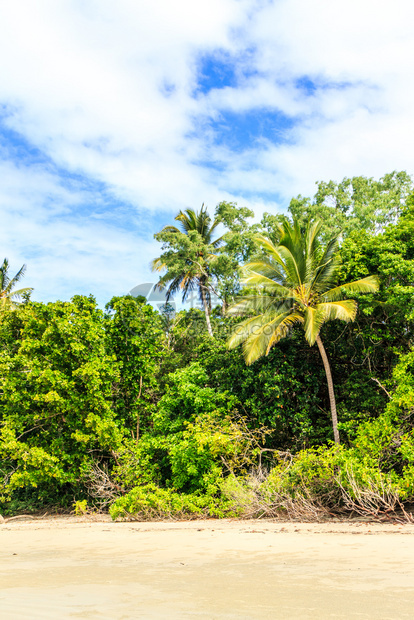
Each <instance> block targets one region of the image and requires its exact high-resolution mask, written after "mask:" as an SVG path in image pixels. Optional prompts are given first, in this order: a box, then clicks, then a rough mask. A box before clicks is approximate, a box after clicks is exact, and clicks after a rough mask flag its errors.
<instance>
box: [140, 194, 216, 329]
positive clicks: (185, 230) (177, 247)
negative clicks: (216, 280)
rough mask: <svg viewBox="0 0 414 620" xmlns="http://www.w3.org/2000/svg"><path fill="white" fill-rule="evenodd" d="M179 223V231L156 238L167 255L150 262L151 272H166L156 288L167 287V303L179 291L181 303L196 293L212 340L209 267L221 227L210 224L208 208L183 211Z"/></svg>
mask: <svg viewBox="0 0 414 620" xmlns="http://www.w3.org/2000/svg"><path fill="white" fill-rule="evenodd" d="M175 219H176V220H177V221H178V222H180V225H181V230H180V229H179V228H176V227H175V226H164V228H163V229H162V230H161V231H160V232H159V233H157V234H156V235H154V236H155V238H156V239H157V240H158V241H162V242H163V243H164V246H163V249H165V248H167V251H166V252H164V253H163V254H162V256H160V257H159V258H156V259H154V260H153V261H152V263H151V267H152V270H153V271H166V273H165V274H164V275H163V276H161V277H160V280H159V282H158V283H157V288H159V289H164V288H165V287H167V286H168V288H167V292H166V300H167V301H169V299H170V297H171V296H172V295H174V294H175V293H176V292H177V291H179V290H181V291H182V300H183V301H185V300H186V298H187V297H188V295H189V294H190V293H191V292H192V291H194V290H197V292H198V294H199V297H200V300H201V303H202V304H203V308H204V313H205V316H206V323H207V329H208V333H209V334H210V336H213V330H212V328H211V321H210V312H211V263H212V262H213V261H214V260H215V258H216V257H217V255H216V254H215V252H216V250H217V249H218V248H219V247H220V245H221V244H222V237H220V238H218V239H215V240H213V233H214V231H215V229H216V228H217V226H218V225H219V223H220V220H219V218H216V219H215V220H214V222H212V221H211V218H210V216H209V214H208V213H207V208H206V207H205V206H204V204H203V205H202V207H201V209H200V211H194V210H193V209H186V210H185V211H184V212H183V211H180V212H179V214H178V215H177V217H176V218H175Z"/></svg>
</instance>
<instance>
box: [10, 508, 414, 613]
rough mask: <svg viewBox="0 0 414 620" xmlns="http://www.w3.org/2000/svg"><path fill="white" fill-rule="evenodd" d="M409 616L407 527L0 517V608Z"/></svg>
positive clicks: (411, 552) (413, 548) (413, 594)
mask: <svg viewBox="0 0 414 620" xmlns="http://www.w3.org/2000/svg"><path fill="white" fill-rule="evenodd" d="M413 617H414V526H411V525H402V526H399V525H388V524H387V525H382V524H370V523H340V522H330V523H324V524H306V523H281V522H272V521H190V522H157V523H112V522H109V521H107V520H105V519H101V520H99V521H98V520H95V521H92V520H90V519H89V520H88V519H86V518H74V517H73V518H48V519H45V520H42V521H33V520H30V521H10V522H6V523H3V524H0V618H1V620H19V619H21V618H25V619H29V618H30V619H35V618H41V619H42V620H43V619H48V618H53V619H59V620H60V619H65V618H108V619H109V618H110V619H111V620H113V619H116V620H118V619H124V618H125V619H126V618H148V619H153V618H157V619H161V618H162V619H164V618H168V619H173V620H174V619H178V618H179V619H181V618H183V619H186V618H196V619H200V620H201V619H203V620H204V619H208V620H211V619H220V620H221V619H223V620H236V619H237V620H245V619H246V620H247V619H264V618H268V619H273V618H289V619H290V618H293V619H296V618H301V619H302V618H304V619H306V618H318V619H321V618H322V619H324V618H336V619H340V618H344V619H345V618H358V619H365V618H376V619H385V618H387V619H390V620H391V619H392V620H396V619H400V618H413Z"/></svg>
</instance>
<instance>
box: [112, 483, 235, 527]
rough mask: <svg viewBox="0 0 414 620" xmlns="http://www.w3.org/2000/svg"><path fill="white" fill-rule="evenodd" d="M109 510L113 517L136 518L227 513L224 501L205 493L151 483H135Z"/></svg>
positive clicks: (147, 518)
mask: <svg viewBox="0 0 414 620" xmlns="http://www.w3.org/2000/svg"><path fill="white" fill-rule="evenodd" d="M109 514H110V515H111V517H112V519H114V520H115V519H121V520H138V521H147V520H148V521H149V520H152V519H168V518H171V517H174V518H181V519H188V518H193V519H194V518H195V519H196V518H205V517H223V516H231V512H230V510H229V509H228V507H227V506H226V504H225V502H223V501H220V500H218V499H216V498H213V497H211V496H209V495H205V496H201V495H195V494H188V493H177V492H176V491H174V490H172V489H161V488H159V487H157V486H156V485H154V484H148V485H146V486H140V487H135V488H134V489H132V490H131V491H130V492H129V493H127V494H126V495H124V496H123V497H120V498H119V499H117V500H116V501H115V502H114V503H113V504H112V506H111V507H110V509H109Z"/></svg>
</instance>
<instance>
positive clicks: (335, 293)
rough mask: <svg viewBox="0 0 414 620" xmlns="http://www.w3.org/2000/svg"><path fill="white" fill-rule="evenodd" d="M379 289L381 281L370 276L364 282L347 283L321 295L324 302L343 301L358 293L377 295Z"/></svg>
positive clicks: (363, 279)
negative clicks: (347, 296)
mask: <svg viewBox="0 0 414 620" xmlns="http://www.w3.org/2000/svg"><path fill="white" fill-rule="evenodd" d="M378 288H379V279H378V277H377V276H368V277H367V278H362V280H355V281H354V282H347V283H346V284H342V285H341V286H336V287H335V288H331V289H330V290H329V291H326V292H325V293H324V294H323V295H321V299H322V300H323V301H335V300H337V299H342V298H343V297H345V296H346V295H355V294H357V293H375V292H376V291H377V290H378Z"/></svg>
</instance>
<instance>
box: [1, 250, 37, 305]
mask: <svg viewBox="0 0 414 620" xmlns="http://www.w3.org/2000/svg"><path fill="white" fill-rule="evenodd" d="M25 271H26V265H23V266H22V267H21V268H20V269H19V271H18V272H17V273H16V275H15V276H14V277H13V278H10V277H9V261H8V260H7V258H5V259H4V261H3V264H2V266H1V267H0V311H1V310H5V309H6V308H10V309H12V310H14V309H15V308H17V306H18V305H19V303H21V298H22V297H23V296H25V295H28V294H29V293H30V292H31V291H32V290H33V289H32V288H30V287H26V288H21V289H18V290H14V287H15V286H16V284H17V283H18V282H19V281H20V280H21V279H22V278H23V276H24V274H25Z"/></svg>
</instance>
